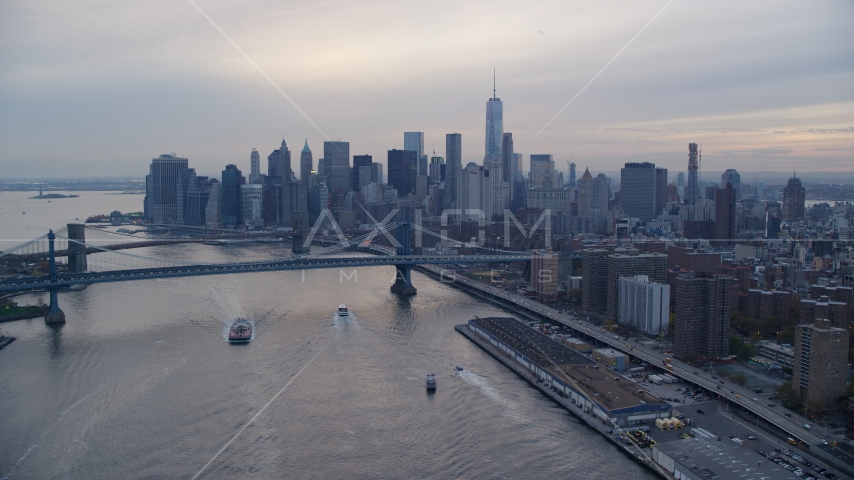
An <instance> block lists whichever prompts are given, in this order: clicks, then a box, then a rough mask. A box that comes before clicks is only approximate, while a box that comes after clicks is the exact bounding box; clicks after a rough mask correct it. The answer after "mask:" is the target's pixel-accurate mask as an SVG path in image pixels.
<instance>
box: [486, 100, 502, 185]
mask: <svg viewBox="0 0 854 480" xmlns="http://www.w3.org/2000/svg"><path fill="white" fill-rule="evenodd" d="M503 137H504V104H503V103H502V102H501V99H500V98H497V97H496V96H495V88H494V87H493V90H492V98H490V99H489V100H488V101H487V102H486V146H485V150H484V155H483V166H484V167H486V168H489V169H492V163H493V162H499V163H500V162H501V142H502V140H503Z"/></svg>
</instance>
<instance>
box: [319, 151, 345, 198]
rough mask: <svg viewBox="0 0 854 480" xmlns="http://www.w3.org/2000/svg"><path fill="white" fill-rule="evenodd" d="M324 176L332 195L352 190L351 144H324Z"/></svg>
mask: <svg viewBox="0 0 854 480" xmlns="http://www.w3.org/2000/svg"><path fill="white" fill-rule="evenodd" d="M323 175H324V176H326V187H327V188H328V189H329V192H330V193H332V192H340V193H342V194H343V193H346V192H348V191H349V190H350V187H351V178H350V142H323Z"/></svg>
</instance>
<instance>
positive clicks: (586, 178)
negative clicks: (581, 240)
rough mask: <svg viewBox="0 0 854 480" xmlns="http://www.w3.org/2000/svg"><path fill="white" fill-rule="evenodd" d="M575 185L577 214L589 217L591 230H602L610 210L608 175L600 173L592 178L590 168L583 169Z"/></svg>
mask: <svg viewBox="0 0 854 480" xmlns="http://www.w3.org/2000/svg"><path fill="white" fill-rule="evenodd" d="M577 185H578V216H579V217H582V218H589V219H590V224H591V230H592V231H593V232H599V231H602V230H603V227H604V222H605V218H606V217H607V216H608V211H609V210H610V198H611V191H610V189H609V187H608V177H606V176H605V174H604V173H600V174H599V175H597V176H596V178H593V175H591V174H590V170H589V169H585V170H584V174H583V175H582V176H581V178H580V179H579V180H578V182H577Z"/></svg>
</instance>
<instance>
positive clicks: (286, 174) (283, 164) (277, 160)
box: [267, 138, 294, 184]
mask: <svg viewBox="0 0 854 480" xmlns="http://www.w3.org/2000/svg"><path fill="white" fill-rule="evenodd" d="M293 174H294V173H293V170H291V151H290V150H289V149H288V144H287V143H286V142H285V139H284V138H283V139H282V145H281V146H280V147H279V148H278V149H277V150H273V153H271V154H270V155H268V156H267V176H268V177H272V178H274V179H277V181H278V182H279V183H281V184H285V183H288V182H290V181H291V179H292V178H293Z"/></svg>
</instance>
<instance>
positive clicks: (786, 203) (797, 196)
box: [783, 177, 806, 222]
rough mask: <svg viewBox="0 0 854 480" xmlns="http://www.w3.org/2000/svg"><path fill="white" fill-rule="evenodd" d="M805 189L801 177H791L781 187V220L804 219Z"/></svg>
mask: <svg viewBox="0 0 854 480" xmlns="http://www.w3.org/2000/svg"><path fill="white" fill-rule="evenodd" d="M805 196H806V189H805V188H804V186H803V185H802V184H801V179H799V178H797V177H792V178H790V179H789V183H787V184H786V187H785V188H784V189H783V221H785V222H792V221H795V220H803V219H804V201H805Z"/></svg>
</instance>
